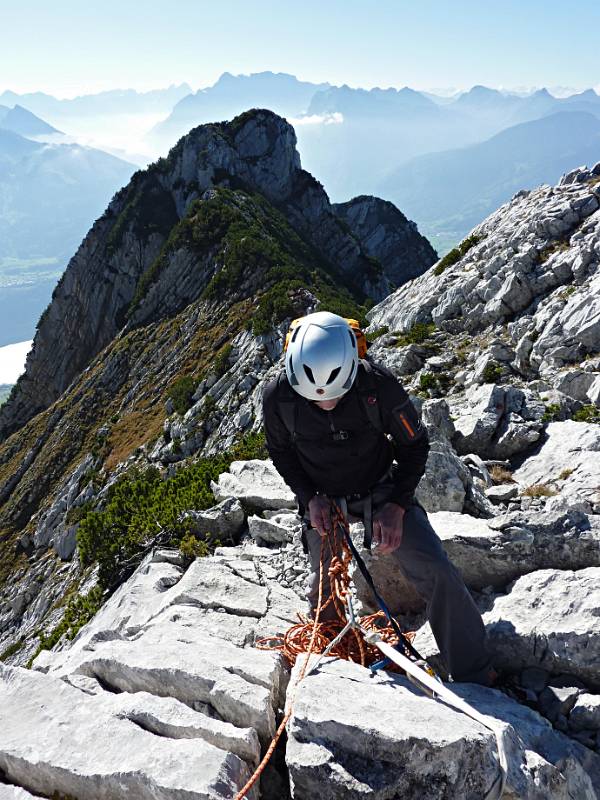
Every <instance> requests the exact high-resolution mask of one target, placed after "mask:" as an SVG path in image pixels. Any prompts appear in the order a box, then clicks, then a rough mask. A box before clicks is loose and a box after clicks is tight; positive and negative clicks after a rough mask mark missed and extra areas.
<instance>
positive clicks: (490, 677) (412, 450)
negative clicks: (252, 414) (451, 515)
mask: <svg viewBox="0 0 600 800" xmlns="http://www.w3.org/2000/svg"><path fill="white" fill-rule="evenodd" d="M263 415H264V426H265V433H266V441H267V449H268V451H269V454H270V456H271V458H272V460H273V464H274V465H275V467H276V469H277V470H278V471H279V473H280V475H281V476H282V478H283V479H284V481H285V482H286V483H287V484H288V485H289V486H290V488H291V489H292V491H293V492H294V494H295V495H296V498H297V500H298V505H299V509H300V516H301V517H302V518H303V535H302V542H303V546H304V550H305V552H306V553H307V554H308V556H309V562H310V568H311V573H310V578H309V583H310V587H309V592H308V602H309V606H310V608H311V612H312V614H313V616H314V612H315V607H316V604H317V597H318V588H319V586H318V584H319V563H320V553H321V546H320V541H321V536H324V535H326V533H327V531H328V529H329V528H330V525H331V517H330V498H333V497H335V498H345V500H346V505H347V510H348V514H349V519H352V518H357V517H358V518H362V519H363V520H364V524H365V542H364V544H365V546H366V547H367V548H368V547H370V545H371V536H372V539H373V541H374V543H375V546H376V548H377V552H378V553H381V554H383V555H385V556H386V557H388V558H392V559H394V562H395V564H396V565H397V567H398V569H399V570H400V572H401V573H402V574H403V575H404V576H405V577H406V578H407V579H408V580H409V581H410V582H411V583H412V584H413V585H414V586H415V588H416V589H417V591H418V592H419V594H420V595H422V597H423V599H424V600H425V601H426V604H427V617H428V619H429V622H430V625H431V629H432V631H433V634H434V636H435V639H436V642H437V644H438V647H439V649H440V653H441V655H442V658H443V659H444V662H445V665H446V667H447V669H448V671H449V673H450V674H451V675H452V677H453V679H454V680H455V681H472V682H475V683H481V684H484V685H492V684H493V683H494V681H495V680H496V677H497V675H496V673H495V671H494V669H493V667H492V665H491V662H490V659H489V655H488V653H487V642H486V634H485V627H484V625H483V621H482V619H481V615H480V613H479V611H478V609H477V607H476V605H475V603H474V602H473V599H472V598H471V595H470V594H469V592H468V590H467V588H466V586H465V584H464V582H463V580H462V577H461V575H460V573H459V572H458V570H457V569H456V567H455V566H454V565H453V564H452V563H451V562H450V561H449V559H448V557H447V556H446V554H445V552H444V549H443V547H442V544H441V542H440V539H439V537H438V536H437V534H436V533H435V531H434V530H433V528H432V527H431V525H430V523H429V520H428V518H427V513H426V512H425V510H424V509H423V507H422V506H421V505H420V503H419V502H418V501H417V500H416V499H415V497H414V491H415V489H416V487H417V484H418V483H419V480H420V478H421V476H422V475H423V473H424V472H425V465H426V462H427V454H428V451H429V440H428V436H427V432H426V430H425V428H424V426H423V425H422V423H421V421H420V418H419V415H418V413H417V411H416V409H415V407H414V405H413V404H412V402H411V401H410V399H409V397H408V394H407V393H406V391H405V390H404V388H403V387H402V385H401V384H400V382H399V381H398V380H397V379H396V378H395V377H394V375H393V374H392V373H391V372H390V371H389V370H387V369H385V368H384V367H382V366H380V365H378V364H375V363H374V362H372V361H370V360H369V359H366V358H359V354H358V351H357V338H356V335H355V333H354V331H353V329H352V328H351V327H350V325H349V324H348V321H346V320H345V319H344V318H342V317H339V316H337V315H336V314H330V313H328V312H317V313H313V314H309V315H307V316H306V317H303V318H302V319H301V320H300V321H299V322H298V324H296V325H295V327H294V328H293V329H292V330H291V331H290V336H289V343H288V346H287V350H286V354H285V370H284V371H283V370H282V372H281V373H280V374H279V375H278V376H277V377H276V378H275V379H274V380H272V381H271V382H270V383H269V384H268V385H267V386H266V387H265V391H264V395H263ZM386 434H389V436H387V435H386ZM390 437H391V438H390ZM327 567H328V564H325V569H324V576H325V577H324V582H323V592H324V597H325V598H326V597H327V596H328V593H329V591H330V590H329V582H328V579H327V569H326V568H327ZM329 609H330V610H331V612H332V613H334V611H333V608H332V606H331V604H330V606H329ZM327 618H328V617H327V613H325V615H324V617H322V621H325V620H326V619H327Z"/></svg>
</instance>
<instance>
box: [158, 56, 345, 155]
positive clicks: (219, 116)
mask: <svg viewBox="0 0 600 800" xmlns="http://www.w3.org/2000/svg"><path fill="white" fill-rule="evenodd" d="M326 89H329V84H328V83H309V82H306V81H299V80H298V79H297V78H295V77H294V76H293V75H287V74H286V73H283V72H278V73H273V72H258V73H255V74H253V75H235V76H234V75H231V74H230V73H229V72H224V73H223V75H221V77H220V78H219V80H218V81H217V82H216V83H215V84H214V86H209V87H208V88H206V89H200V90H199V91H198V92H196V93H195V94H189V95H188V96H187V97H184V98H183V99H182V100H180V101H179V102H178V103H177V105H176V106H175V107H174V108H173V110H172V112H171V114H170V115H169V117H167V119H166V120H165V121H164V122H160V123H159V124H158V125H156V126H155V127H154V128H153V129H152V130H151V131H150V133H149V134H148V137H147V138H148V140H149V141H151V142H153V143H154V144H156V145H157V146H159V147H161V148H162V149H165V148H168V147H170V146H171V145H172V144H174V143H175V142H176V141H177V139H179V138H180V137H181V136H183V135H184V134H186V133H187V132H188V131H189V130H190V129H191V128H193V127H195V126H196V125H200V124H202V123H205V122H214V121H216V120H224V119H231V118H232V117H234V116H236V114H239V113H241V112H242V111H245V110H246V109H248V108H252V107H258V108H268V109H270V110H271V111H274V112H275V113H276V114H281V116H284V117H296V116H300V115H301V114H302V113H303V112H304V111H306V109H307V108H308V106H309V105H310V102H311V100H312V98H313V97H314V95H315V93H316V92H319V91H322V90H326Z"/></svg>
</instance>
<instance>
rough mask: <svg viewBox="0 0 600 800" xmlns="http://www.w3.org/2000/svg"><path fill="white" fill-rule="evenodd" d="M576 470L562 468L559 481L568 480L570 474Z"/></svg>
mask: <svg viewBox="0 0 600 800" xmlns="http://www.w3.org/2000/svg"><path fill="white" fill-rule="evenodd" d="M574 472H575V470H574V469H570V468H566V469H563V470H561V472H560V473H559V475H558V480H559V481H566V480H567V478H568V477H569V476H570V475H572V474H573V473H574Z"/></svg>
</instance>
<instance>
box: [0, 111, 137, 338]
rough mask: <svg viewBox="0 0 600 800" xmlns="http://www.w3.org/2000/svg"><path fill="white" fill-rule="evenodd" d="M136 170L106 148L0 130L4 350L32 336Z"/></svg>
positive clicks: (0, 283)
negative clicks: (64, 275) (65, 274)
mask: <svg viewBox="0 0 600 800" xmlns="http://www.w3.org/2000/svg"><path fill="white" fill-rule="evenodd" d="M31 116H32V117H33V115H31ZM5 119H6V117H5ZM16 119H17V120H19V119H24V120H25V121H27V117H26V116H25V115H22V114H21V113H19V114H18V115H17V117H16ZM35 119H36V118H35V117H33V120H35ZM29 122H31V120H29ZM40 122H41V121H40ZM0 124H1V123H0ZM135 169H136V168H135V166H134V165H132V164H128V163H127V162H125V161H121V160H120V159H118V158H115V157H114V156H111V155H108V154H107V153H103V152H101V151H99V150H94V149H92V148H87V147H81V146H80V145H75V144H56V145H55V144H47V143H41V142H34V141H31V140H30V139H27V138H25V137H23V136H20V135H19V134H17V133H13V132H12V131H10V130H4V129H2V128H0V345H3V344H9V343H11V342H15V341H20V340H25V339H30V338H31V337H32V335H33V331H34V327H35V321H36V319H37V318H38V317H39V315H40V313H41V311H42V310H43V309H44V308H45V306H46V305H47V304H48V302H49V300H50V296H51V294H52V289H53V288H54V285H55V284H56V281H57V280H58V278H59V277H60V274H61V272H62V270H63V269H64V267H65V266H66V264H67V262H68V260H69V258H70V256H71V255H72V254H73V253H74V252H75V250H76V249H77V247H78V246H79V244H80V242H81V240H82V238H83V236H84V234H85V232H86V231H87V229H88V228H89V226H90V223H91V222H92V221H93V220H94V219H96V217H98V216H99V214H100V213H101V212H102V210H103V209H104V207H105V206H106V204H107V202H108V201H109V200H110V198H111V197H112V195H113V194H114V193H115V192H116V191H117V189H119V188H120V187H121V186H123V185H124V184H125V183H127V181H128V180H129V178H130V177H131V174H132V173H133V172H134V171H135Z"/></svg>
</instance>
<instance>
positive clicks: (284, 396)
mask: <svg viewBox="0 0 600 800" xmlns="http://www.w3.org/2000/svg"><path fill="white" fill-rule="evenodd" d="M297 408H298V404H297V402H296V396H295V392H294V390H293V389H292V387H291V386H290V384H289V381H288V378H287V375H286V374H285V372H281V373H280V374H279V378H278V379H277V410H278V411H279V416H280V417H281V419H282V422H283V424H284V425H285V427H286V428H287V430H288V433H289V434H290V437H291V439H292V442H295V441H296V413H297Z"/></svg>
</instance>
